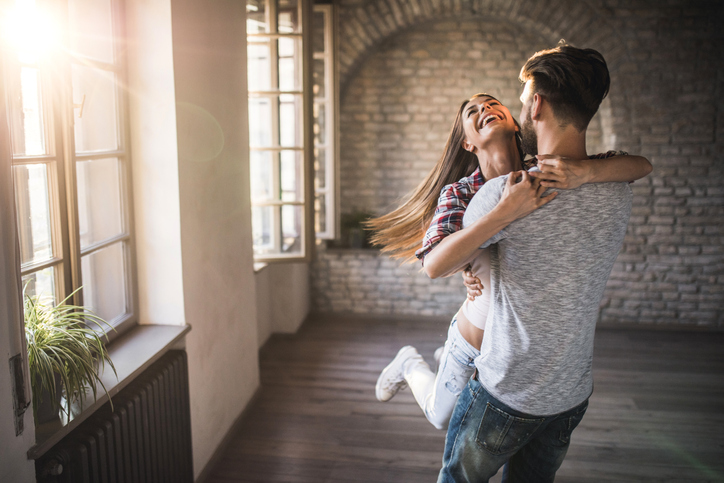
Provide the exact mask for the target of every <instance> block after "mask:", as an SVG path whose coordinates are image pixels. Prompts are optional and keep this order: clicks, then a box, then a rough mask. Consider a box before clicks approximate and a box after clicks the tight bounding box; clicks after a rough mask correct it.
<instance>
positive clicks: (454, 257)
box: [424, 171, 557, 278]
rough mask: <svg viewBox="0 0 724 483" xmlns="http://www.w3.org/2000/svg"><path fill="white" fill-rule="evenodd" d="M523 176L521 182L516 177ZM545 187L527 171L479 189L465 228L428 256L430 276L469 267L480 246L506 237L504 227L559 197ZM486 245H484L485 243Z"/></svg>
mask: <svg viewBox="0 0 724 483" xmlns="http://www.w3.org/2000/svg"><path fill="white" fill-rule="evenodd" d="M518 177H522V179H521V181H520V182H519V183H516V182H515V180H516V179H517V178H518ZM543 191H545V188H544V187H542V186H540V182H539V181H538V180H534V179H532V178H531V177H530V176H529V175H528V173H527V172H526V171H518V172H514V173H511V174H510V175H508V179H507V181H503V180H502V179H500V178H496V179H494V180H491V181H489V182H487V183H486V184H485V185H483V187H482V188H481V189H480V191H478V193H477V194H476V195H475V197H474V198H473V200H472V201H471V202H470V205H469V206H468V209H467V211H466V212H465V228H463V229H462V230H460V231H458V232H455V233H453V234H451V235H448V236H447V237H445V238H444V239H443V240H442V241H441V242H440V243H439V244H438V245H437V246H436V247H435V248H434V249H433V250H432V251H431V252H429V253H428V254H427V256H425V265H424V268H425V273H427V275H428V277H430V278H438V277H447V276H450V275H452V274H453V273H455V272H457V271H459V270H461V269H463V268H465V266H466V265H467V264H468V263H469V262H470V261H471V260H472V259H473V258H474V257H475V256H476V255H477V250H478V248H483V247H484V246H488V245H490V244H492V243H497V242H498V241H499V240H500V239H502V238H504V237H505V233H504V232H503V229H504V228H505V227H506V226H508V225H509V224H510V223H512V222H513V221H515V220H517V219H518V218H523V217H524V216H526V215H528V214H529V213H531V212H532V211H534V210H536V209H538V208H540V207H541V206H543V205H545V204H546V203H548V202H550V201H551V200H552V199H553V198H555V196H556V194H557V193H551V194H550V195H548V196H546V197H545V198H543V197H541V195H542V194H543ZM481 245H483V246H481Z"/></svg>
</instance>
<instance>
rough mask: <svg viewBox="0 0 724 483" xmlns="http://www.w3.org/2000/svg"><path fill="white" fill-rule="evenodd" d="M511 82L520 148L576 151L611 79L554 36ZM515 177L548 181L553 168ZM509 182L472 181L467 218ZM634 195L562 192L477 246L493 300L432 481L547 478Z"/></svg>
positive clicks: (589, 54) (572, 420) (574, 403)
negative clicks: (484, 252) (520, 86)
mask: <svg viewBox="0 0 724 483" xmlns="http://www.w3.org/2000/svg"><path fill="white" fill-rule="evenodd" d="M520 80H521V81H522V82H524V83H525V88H524V91H523V94H522V96H521V101H522V102H523V109H522V111H521V115H520V120H521V124H522V135H523V144H524V146H525V148H526V151H527V152H530V153H538V152H540V153H546V154H555V155H560V156H564V157H569V158H573V159H585V158H586V157H587V153H586V144H585V137H586V128H587V126H588V123H589V122H590V120H591V118H592V117H593V115H594V114H595V113H596V111H597V110H598V107H599V105H600V103H601V101H602V100H603V98H604V97H605V96H606V94H607V93H608V88H609V84H610V78H609V74H608V68H607V66H606V62H605V60H604V59H603V57H602V56H601V54H599V53H598V52H596V51H594V50H591V49H577V48H574V47H571V46H569V45H559V46H558V47H556V48H554V49H550V50H545V51H541V52H538V53H536V54H535V55H533V56H532V57H531V58H530V59H528V61H527V62H526V64H525V66H523V69H522V70H521V74H520ZM611 154H612V153H611ZM603 156H605V155H603ZM545 171H549V172H550V171H551V167H550V166H545V168H544V172H545ZM522 176H523V181H524V182H526V183H529V182H530V181H531V180H530V177H529V176H533V177H539V178H545V179H553V180H555V178H556V176H555V167H554V168H553V172H552V173H551V174H545V173H540V172H539V173H531V174H530V175H529V174H528V173H522ZM506 182H507V176H502V177H499V178H495V179H493V180H490V181H488V182H487V183H486V184H485V185H484V186H483V187H482V188H481V190H480V191H479V192H478V193H477V194H476V195H475V197H474V198H473V200H472V201H471V203H470V205H469V206H468V208H467V211H466V212H465V217H464V221H463V223H464V225H465V226H469V225H470V224H471V223H473V222H474V221H475V220H477V219H478V218H480V217H481V216H483V215H485V214H486V213H488V212H489V211H490V210H492V209H493V207H494V206H495V205H496V204H497V202H498V200H499V199H500V197H501V196H502V194H503V191H504V188H505V185H506ZM547 184H548V185H549V186H555V182H552V183H550V182H549V183H547ZM631 198H632V194H631V189H630V188H629V186H628V184H627V183H623V182H621V183H593V184H582V185H581V186H579V187H578V188H576V189H572V190H561V191H560V192H558V195H557V197H556V199H555V200H553V201H552V202H551V203H548V204H547V205H546V206H543V207H542V208H540V209H539V210H536V211H534V212H533V213H532V214H530V215H528V216H527V217H525V218H522V219H520V220H518V221H515V222H513V223H512V224H510V225H508V227H507V228H505V229H503V230H502V231H501V232H499V233H498V234H496V235H495V236H494V237H493V238H491V239H490V240H488V241H486V242H485V243H484V244H483V246H482V247H481V248H483V247H486V246H491V253H490V257H491V285H492V299H491V304H492V309H491V313H490V315H489V316H488V325H487V327H486V333H485V338H484V340H483V345H482V348H481V354H480V356H479V357H478V358H477V359H476V360H475V365H476V369H477V370H476V374H475V375H474V376H473V378H472V379H471V380H470V382H469V383H468V385H467V387H466V388H465V389H464V390H463V392H462V394H461V395H460V397H459V399H458V402H457V405H456V407H455V410H454V412H453V415H452V418H451V420H450V424H449V427H448V433H447V438H446V443H445V453H444V456H443V468H442V469H441V471H440V476H439V479H438V482H457V483H460V482H463V481H476V482H480V481H488V478H490V477H491V476H493V475H494V474H495V473H496V472H497V471H498V469H499V468H500V467H501V466H503V465H504V464H506V463H508V464H507V465H506V469H505V471H504V481H508V482H526V483H530V482H539V481H540V482H548V481H553V479H554V476H555V473H556V471H557V470H558V468H559V467H560V465H561V463H562V462H563V458H564V457H565V454H566V451H567V449H568V445H569V442H570V437H571V433H572V432H573V430H574V429H575V428H576V426H577V425H578V423H580V421H581V419H582V418H583V414H584V413H585V411H586V408H587V406H588V398H589V396H590V395H591V392H592V390H593V380H592V376H591V362H592V355H593V337H594V328H595V324H596V319H597V317H598V306H599V303H600V300H601V297H602V296H603V290H604V288H605V285H606V281H607V280H608V277H609V275H610V273H611V268H612V267H613V263H614V260H615V259H616V256H617V254H618V252H619V250H620V247H621V243H622V242H623V237H624V234H625V233H626V226H627V224H628V219H629V215H630V212H631Z"/></svg>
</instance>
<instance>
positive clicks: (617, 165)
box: [530, 154, 653, 189]
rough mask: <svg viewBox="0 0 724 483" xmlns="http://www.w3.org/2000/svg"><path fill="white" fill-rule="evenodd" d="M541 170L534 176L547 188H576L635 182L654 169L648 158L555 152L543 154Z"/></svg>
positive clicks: (540, 156)
mask: <svg viewBox="0 0 724 483" xmlns="http://www.w3.org/2000/svg"><path fill="white" fill-rule="evenodd" d="M536 157H537V158H538V169H539V170H540V171H538V172H536V171H532V172H531V173H530V175H531V176H532V177H534V178H538V179H540V180H541V186H545V187H546V188H560V189H574V188H578V187H579V186H581V185H582V184H584V183H605V182H611V181H635V180H637V179H641V178H643V177H644V176H647V175H648V174H649V173H651V171H652V170H653V167H652V166H651V163H650V162H649V160H648V159H646V158H644V157H641V156H630V155H628V154H626V155H619V156H612V157H609V158H600V159H581V160H576V159H570V158H564V157H560V156H556V155H552V154H539V155H538V156H536Z"/></svg>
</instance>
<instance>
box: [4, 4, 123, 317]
mask: <svg viewBox="0 0 724 483" xmlns="http://www.w3.org/2000/svg"><path fill="white" fill-rule="evenodd" d="M122 9H123V6H122V5H120V4H119V3H118V2H116V1H115V0H114V1H112V0H67V1H58V2H41V1H40V0H38V1H37V2H36V1H33V0H18V1H16V2H15V6H14V9H12V10H11V11H10V12H9V14H8V15H7V17H6V19H5V20H6V25H5V26H3V28H4V30H5V35H4V37H5V39H4V40H5V41H6V42H8V43H9V45H10V48H9V49H6V50H5V52H6V55H5V56H4V59H3V63H4V69H3V70H4V77H5V85H6V95H7V96H8V106H9V109H10V120H11V122H10V124H11V125H10V129H11V134H12V149H13V178H14V183H15V196H16V205H17V211H18V230H19V233H18V235H19V239H20V246H21V256H22V265H21V271H22V278H23V283H24V284H27V288H26V293H29V294H38V295H41V296H45V297H49V298H52V299H54V300H55V301H56V302H58V301H60V300H62V299H63V298H65V297H66V296H67V295H69V294H70V293H72V292H73V291H74V290H76V289H77V288H79V287H81V286H82V287H83V290H82V291H80V292H79V293H78V294H77V295H76V299H75V300H74V302H75V303H78V304H83V305H85V306H86V307H88V308H90V309H91V310H93V311H94V312H95V313H97V314H98V315H100V316H101V317H103V318H104V319H105V320H107V321H109V322H110V323H111V324H113V325H114V326H116V327H120V326H125V325H127V324H130V323H133V322H135V309H134V292H135V289H134V278H135V277H134V267H135V263H134V262H133V256H134V254H133V251H134V247H133V236H132V233H131V219H130V216H131V202H130V200H131V198H130V172H129V167H130V159H129V155H128V152H127V149H128V141H127V137H126V134H127V128H126V112H125V110H126V100H125V92H124V90H123V89H122V85H123V79H124V77H125V69H124V62H123V55H122V54H123V53H122V51H121V49H120V44H119V42H118V41H117V39H119V38H121V32H122V22H121V15H120V13H121V12H122Z"/></svg>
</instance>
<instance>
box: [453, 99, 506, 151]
mask: <svg viewBox="0 0 724 483" xmlns="http://www.w3.org/2000/svg"><path fill="white" fill-rule="evenodd" d="M517 130H518V127H517V126H516V125H515V121H514V120H513V116H512V115H511V114H510V111H509V110H508V108H507V107H505V106H504V105H503V104H501V103H500V101H498V100H497V99H495V98H493V97H490V96H482V97H476V98H475V99H472V100H471V101H469V102H468V103H467V105H466V106H465V108H464V109H463V131H464V132H465V141H464V143H463V147H464V148H465V149H467V150H468V151H471V152H473V153H475V152H476V151H477V150H483V151H484V150H485V149H486V147H487V146H489V145H490V143H499V142H503V143H509V142H510V141H511V139H514V137H515V132H516V131H517Z"/></svg>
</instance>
